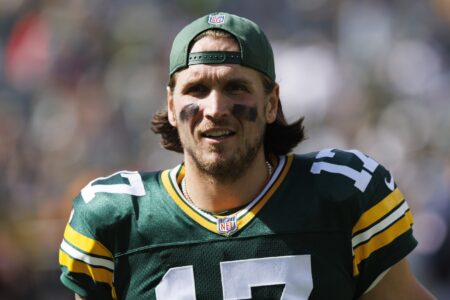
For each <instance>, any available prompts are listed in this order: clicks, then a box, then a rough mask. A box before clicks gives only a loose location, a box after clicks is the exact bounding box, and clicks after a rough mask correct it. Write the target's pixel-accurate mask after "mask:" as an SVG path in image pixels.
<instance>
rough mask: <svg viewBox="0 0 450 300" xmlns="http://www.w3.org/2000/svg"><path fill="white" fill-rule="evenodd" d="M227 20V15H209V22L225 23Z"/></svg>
mask: <svg viewBox="0 0 450 300" xmlns="http://www.w3.org/2000/svg"><path fill="white" fill-rule="evenodd" d="M224 22H225V15H209V16H208V23H209V24H223V23H224Z"/></svg>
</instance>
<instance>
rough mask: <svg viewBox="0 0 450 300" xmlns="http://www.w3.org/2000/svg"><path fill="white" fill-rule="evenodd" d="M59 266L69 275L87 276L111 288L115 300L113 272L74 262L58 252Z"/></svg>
mask: <svg viewBox="0 0 450 300" xmlns="http://www.w3.org/2000/svg"><path fill="white" fill-rule="evenodd" d="M59 264H60V265H61V266H64V267H66V268H67V270H68V271H69V272H71V273H81V274H85V275H88V276H89V277H91V278H92V279H93V280H94V281H95V282H102V283H106V284H108V285H109V286H110V287H111V295H112V297H113V299H117V296H116V291H115V288H114V286H113V272H112V271H110V270H107V269H103V268H96V267H93V266H90V265H88V264H86V263H85V262H82V261H79V260H75V259H73V258H72V257H70V256H69V255H67V253H65V252H64V251H62V250H59Z"/></svg>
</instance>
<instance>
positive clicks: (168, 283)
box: [155, 266, 195, 300]
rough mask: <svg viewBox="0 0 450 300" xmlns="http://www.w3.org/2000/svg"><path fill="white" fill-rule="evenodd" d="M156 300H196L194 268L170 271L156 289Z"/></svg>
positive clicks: (180, 268) (188, 267)
mask: <svg viewBox="0 0 450 300" xmlns="http://www.w3.org/2000/svg"><path fill="white" fill-rule="evenodd" d="M155 292H156V299H180V300H195V282H194V268H193V267H192V266H185V267H178V268H172V269H169V271H167V272H166V274H164V277H163V279H162V280H161V282H160V283H159V284H158V286H157V287H156V290H155Z"/></svg>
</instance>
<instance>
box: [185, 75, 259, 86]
mask: <svg viewBox="0 0 450 300" xmlns="http://www.w3.org/2000/svg"><path fill="white" fill-rule="evenodd" d="M214 81H217V80H214ZM209 82H211V80H210V79H205V78H195V77H191V78H190V79H189V80H188V81H187V82H186V83H185V86H192V85H195V84H202V83H204V84H205V83H209ZM219 82H220V83H221V84H223V85H227V84H236V83H239V84H243V85H245V86H247V87H251V86H253V83H252V81H251V80H249V79H247V78H244V77H234V78H227V77H225V78H222V79H220V81H219Z"/></svg>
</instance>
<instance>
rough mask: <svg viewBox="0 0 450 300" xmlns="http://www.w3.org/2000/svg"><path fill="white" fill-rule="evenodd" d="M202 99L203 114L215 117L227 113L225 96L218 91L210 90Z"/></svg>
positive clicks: (223, 115) (227, 105) (227, 106)
mask: <svg viewBox="0 0 450 300" xmlns="http://www.w3.org/2000/svg"><path fill="white" fill-rule="evenodd" d="M203 101H204V114H205V116H206V117H207V118H211V119H216V118H221V117H225V116H227V115H228V114H229V111H230V110H229V104H228V100H227V97H226V96H225V95H222V93H221V92H220V91H217V90H212V91H211V92H210V93H209V95H208V97H206V98H205V99H203Z"/></svg>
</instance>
